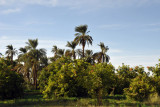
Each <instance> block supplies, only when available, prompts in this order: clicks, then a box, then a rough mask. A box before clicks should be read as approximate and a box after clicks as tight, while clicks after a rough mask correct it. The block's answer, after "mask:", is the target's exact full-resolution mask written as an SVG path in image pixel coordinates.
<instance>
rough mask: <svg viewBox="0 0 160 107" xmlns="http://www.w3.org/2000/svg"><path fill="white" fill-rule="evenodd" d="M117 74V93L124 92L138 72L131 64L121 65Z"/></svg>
mask: <svg viewBox="0 0 160 107" xmlns="http://www.w3.org/2000/svg"><path fill="white" fill-rule="evenodd" d="M116 71H117V76H116V78H115V79H116V80H115V81H116V82H115V83H116V86H115V92H114V93H115V94H123V92H124V91H123V89H124V88H129V86H130V83H131V81H132V79H134V78H135V77H136V76H137V75H138V74H137V71H135V70H134V69H133V68H131V67H130V66H129V65H124V64H122V66H119V67H118V69H117V70H116Z"/></svg>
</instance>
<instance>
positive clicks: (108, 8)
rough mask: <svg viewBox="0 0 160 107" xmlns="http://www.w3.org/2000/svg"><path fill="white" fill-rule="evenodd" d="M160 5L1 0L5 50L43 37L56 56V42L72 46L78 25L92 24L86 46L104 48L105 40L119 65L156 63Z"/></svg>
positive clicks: (152, 0)
mask: <svg viewBox="0 0 160 107" xmlns="http://www.w3.org/2000/svg"><path fill="white" fill-rule="evenodd" d="M159 11H160V0H0V52H1V53H2V54H4V53H5V51H6V46H7V45H11V44H12V45H13V46H14V47H15V48H16V49H17V50H18V49H19V48H20V47H24V46H25V45H26V43H25V42H27V40H28V39H36V38H38V40H39V46H38V48H45V49H47V56H48V57H50V56H53V53H51V49H52V46H53V45H57V46H58V47H59V48H65V49H68V48H66V47H65V45H66V43H67V41H73V40H74V38H75V36H74V34H75V33H76V32H75V27H76V26H79V25H84V24H87V25H88V31H90V32H89V35H90V36H92V37H93V45H92V46H86V49H92V50H93V51H94V52H98V51H100V48H99V46H98V44H99V43H100V42H103V43H104V44H105V45H106V46H108V47H109V51H108V52H107V54H108V55H109V56H110V58H111V60H110V62H111V63H112V64H113V65H114V66H115V67H118V66H120V65H122V63H124V64H126V65H130V66H131V67H134V66H137V65H142V66H144V67H147V66H154V65H155V64H157V63H159V62H158V60H159V59H160V48H159V46H160V42H159V40H160V12H159ZM78 48H81V47H80V46H78Z"/></svg>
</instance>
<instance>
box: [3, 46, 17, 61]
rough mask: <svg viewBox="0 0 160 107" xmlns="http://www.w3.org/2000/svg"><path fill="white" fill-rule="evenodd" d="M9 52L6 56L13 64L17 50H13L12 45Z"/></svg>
mask: <svg viewBox="0 0 160 107" xmlns="http://www.w3.org/2000/svg"><path fill="white" fill-rule="evenodd" d="M6 47H7V51H6V53H5V54H6V55H7V58H8V59H9V60H10V61H11V63H13V56H14V55H16V54H17V50H16V48H13V46H12V45H7V46H6Z"/></svg>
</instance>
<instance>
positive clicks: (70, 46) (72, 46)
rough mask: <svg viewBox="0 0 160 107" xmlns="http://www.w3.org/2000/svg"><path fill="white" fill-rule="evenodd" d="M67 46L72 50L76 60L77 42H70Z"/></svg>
mask: <svg viewBox="0 0 160 107" xmlns="http://www.w3.org/2000/svg"><path fill="white" fill-rule="evenodd" d="M66 46H67V47H69V48H71V49H72V56H73V59H76V52H75V48H76V46H77V43H76V42H75V41H72V42H69V41H68V42H67V45H66Z"/></svg>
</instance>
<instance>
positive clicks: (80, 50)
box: [76, 49, 83, 59]
mask: <svg viewBox="0 0 160 107" xmlns="http://www.w3.org/2000/svg"><path fill="white" fill-rule="evenodd" d="M76 53H77V56H78V59H79V58H82V57H83V52H82V49H77V50H76Z"/></svg>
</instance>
